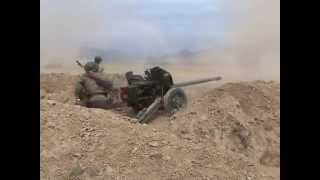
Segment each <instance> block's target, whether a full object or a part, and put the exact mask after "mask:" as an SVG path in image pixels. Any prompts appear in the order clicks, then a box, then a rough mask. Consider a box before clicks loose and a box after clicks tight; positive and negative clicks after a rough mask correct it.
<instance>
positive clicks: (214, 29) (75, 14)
mask: <svg viewBox="0 0 320 180" xmlns="http://www.w3.org/2000/svg"><path fill="white" fill-rule="evenodd" d="M40 3H41V9H40V10H41V16H40V44H41V46H40V48H41V49H40V53H41V54H40V57H41V61H40V62H41V63H42V64H48V63H49V64H50V63H51V64H52V63H57V64H58V63H63V64H66V63H73V60H75V59H77V58H80V53H81V52H80V50H81V48H83V47H89V48H97V49H102V50H109V49H116V50H126V51H127V52H128V51H131V52H130V53H135V52H139V53H140V54H141V56H142V57H146V56H148V55H150V54H157V53H158V54H161V53H162V54H166V53H168V52H170V51H171V52H172V51H173V50H176V51H179V48H180V49H182V48H183V47H184V46H187V47H190V48H191V49H189V50H190V51H194V52H196V55H195V56H193V57H192V60H191V61H193V62H196V63H198V64H201V63H203V64H204V63H210V64H212V65H214V66H218V65H219V64H220V65H221V67H225V68H221V69H232V71H233V73H235V72H238V74H237V75H239V76H240V75H246V76H255V77H257V78H259V76H263V75H267V74H269V75H272V76H275V77H277V78H278V77H279V76H280V0H202V1H191V0H190V1H189V0H184V1H182V0H181V1H180V0H179V1H178V0H172V1H168V0H161V1H152V0H149V1H147V0H141V1H134V0H108V1H105V0H92V1H88V0H68V1H64V0H55V1H50V0H40ZM199 4H200V5H199ZM139 5H140V6H142V7H143V8H141V7H140V9H139V10H137V7H138V6H139ZM164 5H165V6H164ZM169 5H171V6H170V8H168V7H169ZM157 6H159V8H158V7H157ZM160 6H162V8H161V7H160ZM151 7H152V8H151ZM179 7H180V9H179ZM164 12H165V13H164ZM161 13H162V14H161ZM159 14H160V15H159ZM163 14H171V15H167V16H164V15H163ZM200 47H201V48H202V49H203V48H206V49H207V50H205V51H203V50H202V51H199V52H198V50H199V48H200ZM192 48H194V49H192ZM167 60H168V59H167ZM169 61H176V62H180V61H182V62H183V61H186V60H185V59H177V58H175V57H169ZM191 61H189V60H188V62H191ZM230 66H235V67H237V68H229V67H230ZM235 69H236V70H235ZM230 71H231V70H230ZM230 71H225V74H228V73H230Z"/></svg>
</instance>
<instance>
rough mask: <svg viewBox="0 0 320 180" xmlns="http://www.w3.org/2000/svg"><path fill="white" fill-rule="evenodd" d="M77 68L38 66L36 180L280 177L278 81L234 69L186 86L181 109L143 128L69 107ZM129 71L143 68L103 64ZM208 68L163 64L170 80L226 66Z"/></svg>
mask: <svg viewBox="0 0 320 180" xmlns="http://www.w3.org/2000/svg"><path fill="white" fill-rule="evenodd" d="M128 67H129V68H128ZM77 68H78V67H73V68H72V67H71V66H70V67H63V68H61V67H58V68H56V67H51V68H47V69H42V70H41V79H40V81H41V87H40V96H41V100H40V104H41V106H40V107H41V109H40V115H41V122H40V123H41V136H40V141H41V146H40V149H41V154H40V157H41V167H40V172H41V179H43V180H49V179H50V180H51V179H54V180H56V179H57V180H60V179H61V180H65V179H81V180H84V179H93V180H95V179H128V180H131V179H133V180H136V179H137V180H138V179H212V180H215V179H217V180H218V179H241V180H242V179H244V180H250V179H251V180H253V179H258V180H260V179H262V180H264V179H265V180H269V179H270V180H271V179H280V167H279V165H280V148H279V146H280V107H279V105H280V82H279V81H278V80H277V78H276V81H268V80H267V79H274V78H270V77H267V76H264V74H263V73H262V74H261V80H257V79H258V78H259V76H253V77H252V79H250V78H244V77H241V75H239V73H235V71H233V72H234V73H233V74H231V75H229V76H225V77H224V78H225V79H224V81H221V82H213V83H210V84H206V85H197V86H194V87H191V88H186V92H187V95H188V96H189V98H190V102H189V105H188V107H187V109H185V110H183V111H180V112H178V113H177V114H175V115H174V116H172V117H168V116H166V115H163V114H161V113H160V114H159V115H158V116H157V117H156V118H155V119H154V120H153V121H152V122H151V123H150V124H148V125H142V124H136V123H134V122H133V120H134V119H132V118H130V117H129V116H128V114H127V110H102V109H88V108H84V107H80V106H77V105H74V102H75V97H74V95H73V89H74V84H75V82H76V81H77V79H78V76H79V74H80V73H81V69H80V68H79V69H77ZM130 68H132V70H134V71H135V72H137V73H142V72H143V70H144V66H137V65H136V66H126V67H124V66H119V65H118V66H117V65H114V66H112V65H108V66H106V67H105V69H106V71H107V72H109V73H114V72H117V73H123V72H125V71H127V70H130ZM215 68H216V69H215ZM215 68H213V67H208V66H206V67H202V68H197V67H196V66H192V67H190V66H176V67H174V66H170V67H169V68H167V69H168V70H169V71H170V72H172V74H173V76H174V78H175V81H177V82H178V81H183V80H187V79H197V78H205V77H208V76H217V75H221V76H224V75H226V73H227V72H228V71H231V70H230V69H229V70H228V71H227V70H225V69H224V70H223V68H221V67H220V68H217V67H215ZM237 72H239V71H237ZM240 74H241V73H240ZM243 74H245V73H243ZM263 76H264V77H263ZM276 76H277V75H276ZM247 77H248V76H247ZM262 77H263V78H262ZM115 79H116V80H117V83H116V84H117V86H121V85H123V84H122V83H121V81H123V79H121V77H118V76H117V78H115ZM241 79H242V80H241ZM243 80H245V81H243Z"/></svg>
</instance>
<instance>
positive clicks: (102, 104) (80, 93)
mask: <svg viewBox="0 0 320 180" xmlns="http://www.w3.org/2000/svg"><path fill="white" fill-rule="evenodd" d="M101 62H102V58H101V57H100V56H96V57H95V58H94V61H91V62H88V63H86V64H85V66H84V67H83V68H84V70H85V71H86V73H85V74H83V75H82V76H81V78H80V81H79V82H78V84H77V87H76V96H77V97H79V98H80V104H82V105H84V106H87V107H96V108H108V107H109V105H111V103H112V99H111V97H110V91H111V89H112V86H113V84H112V82H111V81H109V80H108V79H106V78H105V75H104V74H103V73H102V72H103V68H100V67H99V65H100V63H101Z"/></svg>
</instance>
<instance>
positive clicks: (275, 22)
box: [196, 0, 280, 81]
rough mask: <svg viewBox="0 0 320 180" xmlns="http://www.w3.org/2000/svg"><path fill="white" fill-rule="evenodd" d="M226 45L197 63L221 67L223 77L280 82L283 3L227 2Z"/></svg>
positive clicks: (266, 0) (270, 0)
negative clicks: (281, 13) (281, 4)
mask: <svg viewBox="0 0 320 180" xmlns="http://www.w3.org/2000/svg"><path fill="white" fill-rule="evenodd" d="M221 13H222V15H223V17H224V18H225V21H226V23H225V30H226V31H225V34H224V43H223V45H221V46H220V47H218V48H216V49H210V50H208V51H206V52H204V53H202V54H200V55H199V56H198V57H197V58H196V61H197V62H199V63H209V64H212V65H214V66H221V67H222V68H221V71H220V72H222V73H224V75H226V76H229V75H230V74H232V75H233V76H234V77H237V76H238V77H239V78H241V79H248V78H249V77H250V79H275V80H279V81H280V0H225V1H224V3H223V4H222V6H221Z"/></svg>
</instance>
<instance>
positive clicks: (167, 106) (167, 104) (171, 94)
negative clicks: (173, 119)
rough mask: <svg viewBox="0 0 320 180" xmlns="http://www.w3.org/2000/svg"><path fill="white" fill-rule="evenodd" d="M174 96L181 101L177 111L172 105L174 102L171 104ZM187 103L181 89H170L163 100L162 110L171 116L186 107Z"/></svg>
mask: <svg viewBox="0 0 320 180" xmlns="http://www.w3.org/2000/svg"><path fill="white" fill-rule="evenodd" d="M176 96H178V97H179V98H180V100H181V104H180V105H181V106H180V105H179V106H180V107H178V109H177V107H175V106H176V105H175V104H174V103H175V102H173V99H174V98H176ZM187 103H188V99H187V96H186V94H185V92H184V91H183V90H182V89H181V88H172V89H170V90H169V91H168V92H167V93H166V94H165V96H164V98H163V106H164V109H165V111H166V112H167V113H169V114H173V113H174V112H175V111H177V110H179V109H181V108H184V107H186V106H187Z"/></svg>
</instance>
